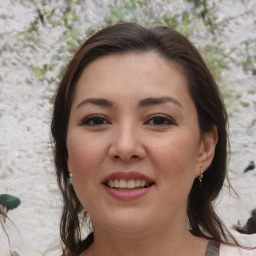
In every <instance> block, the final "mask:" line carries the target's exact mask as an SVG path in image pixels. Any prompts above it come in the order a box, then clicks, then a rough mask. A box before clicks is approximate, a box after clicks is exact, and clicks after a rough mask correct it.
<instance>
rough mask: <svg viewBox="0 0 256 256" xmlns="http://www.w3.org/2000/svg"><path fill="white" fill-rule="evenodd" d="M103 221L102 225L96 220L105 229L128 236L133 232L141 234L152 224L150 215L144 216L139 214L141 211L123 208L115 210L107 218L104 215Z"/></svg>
mask: <svg viewBox="0 0 256 256" xmlns="http://www.w3.org/2000/svg"><path fill="white" fill-rule="evenodd" d="M101 220H103V219H101ZM104 222H105V223H104V224H103V225H102V224H100V223H99V222H98V224H99V225H100V226H105V227H106V228H107V230H111V231H112V232H114V233H116V234H118V235H121V236H125V237H127V236H129V235H133V236H134V234H137V235H139V234H142V233H144V232H146V231H147V230H148V228H149V227H150V226H151V225H152V223H153V220H152V217H151V216H145V215H143V214H141V211H133V212H132V211H129V210H127V209H126V210H125V211H123V212H120V211H118V212H116V214H115V213H113V212H112V214H111V216H109V218H106V216H105V221H104Z"/></svg>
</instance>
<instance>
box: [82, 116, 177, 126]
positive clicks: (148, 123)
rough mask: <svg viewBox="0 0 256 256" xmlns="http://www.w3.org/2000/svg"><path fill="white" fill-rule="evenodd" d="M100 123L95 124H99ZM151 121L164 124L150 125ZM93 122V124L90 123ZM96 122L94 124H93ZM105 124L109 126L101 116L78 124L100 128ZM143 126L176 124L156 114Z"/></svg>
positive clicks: (85, 119)
mask: <svg viewBox="0 0 256 256" xmlns="http://www.w3.org/2000/svg"><path fill="white" fill-rule="evenodd" d="M99 121H100V123H97V122H99ZM151 121H157V122H159V121H160V122H164V123H160V124H159V123H158V124H154V123H153V124H152V123H151ZM91 122H94V123H91ZM95 122H96V123H95ZM105 124H111V123H110V122H109V121H108V120H107V119H106V118H105V117H104V116H101V115H92V116H89V117H86V118H84V119H83V120H82V122H81V123H80V125H81V126H83V125H86V126H96V127H99V126H102V125H105ZM144 124H145V125H151V126H160V127H161V126H170V125H176V123H175V122H174V121H173V120H172V119H171V118H169V117H167V116H164V115H160V114H156V115H154V116H152V117H150V118H149V119H148V120H147V121H146V122H145V123H144Z"/></svg>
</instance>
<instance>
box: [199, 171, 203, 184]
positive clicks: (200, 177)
mask: <svg viewBox="0 0 256 256" xmlns="http://www.w3.org/2000/svg"><path fill="white" fill-rule="evenodd" d="M200 173H201V174H200V176H199V178H198V179H199V181H200V184H202V180H203V177H204V172H203V171H200Z"/></svg>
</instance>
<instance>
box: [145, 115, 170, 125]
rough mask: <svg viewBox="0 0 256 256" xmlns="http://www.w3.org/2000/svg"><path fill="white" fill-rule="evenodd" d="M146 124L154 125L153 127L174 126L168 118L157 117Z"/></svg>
mask: <svg viewBox="0 0 256 256" xmlns="http://www.w3.org/2000/svg"><path fill="white" fill-rule="evenodd" d="M146 124H147V125H153V126H165V125H173V124H174V122H173V121H172V120H171V119H170V118H168V117H166V116H161V115H157V116H154V117H152V118H150V119H149V120H148V121H147V122H146Z"/></svg>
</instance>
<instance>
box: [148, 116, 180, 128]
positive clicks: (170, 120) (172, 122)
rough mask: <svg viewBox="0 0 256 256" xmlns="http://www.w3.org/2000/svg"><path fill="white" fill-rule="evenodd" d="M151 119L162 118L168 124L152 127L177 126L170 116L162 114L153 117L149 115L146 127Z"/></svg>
mask: <svg viewBox="0 0 256 256" xmlns="http://www.w3.org/2000/svg"><path fill="white" fill-rule="evenodd" d="M153 118H163V119H165V120H167V121H168V122H169V123H168V124H162V125H153V124H152V125H153V126H168V125H177V124H176V122H175V121H174V119H173V118H171V117H170V116H168V115H164V114H154V115H151V116H149V117H148V118H147V121H146V122H145V124H147V125H150V124H148V123H149V121H151V120H152V119H153Z"/></svg>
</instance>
